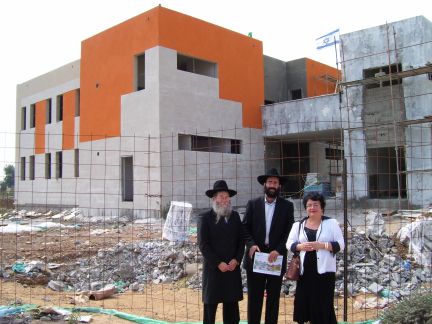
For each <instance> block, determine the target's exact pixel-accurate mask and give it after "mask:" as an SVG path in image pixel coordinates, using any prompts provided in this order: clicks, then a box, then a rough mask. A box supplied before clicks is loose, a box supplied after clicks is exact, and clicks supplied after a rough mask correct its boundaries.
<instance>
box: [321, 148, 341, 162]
mask: <svg viewBox="0 0 432 324" xmlns="http://www.w3.org/2000/svg"><path fill="white" fill-rule="evenodd" d="M325 155H326V159H327V160H342V159H343V157H344V151H343V150H338V149H333V148H328V147H327V148H326V149H325Z"/></svg>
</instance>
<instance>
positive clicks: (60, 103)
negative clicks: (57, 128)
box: [56, 95, 63, 122]
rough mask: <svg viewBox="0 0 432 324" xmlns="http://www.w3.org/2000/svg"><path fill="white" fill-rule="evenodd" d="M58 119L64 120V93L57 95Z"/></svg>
mask: <svg viewBox="0 0 432 324" xmlns="http://www.w3.org/2000/svg"><path fill="white" fill-rule="evenodd" d="M56 115H57V119H56V120H57V121H58V122H59V121H62V120H63V95H58V96H57V114H56Z"/></svg>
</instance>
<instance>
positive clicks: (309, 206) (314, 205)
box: [306, 204, 321, 208]
mask: <svg viewBox="0 0 432 324" xmlns="http://www.w3.org/2000/svg"><path fill="white" fill-rule="evenodd" d="M306 208H321V205H320V204H311V205H309V204H307V205H306Z"/></svg>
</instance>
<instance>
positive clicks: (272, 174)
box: [257, 168, 288, 185]
mask: <svg viewBox="0 0 432 324" xmlns="http://www.w3.org/2000/svg"><path fill="white" fill-rule="evenodd" d="M270 177H276V178H279V183H280V184H281V185H283V184H284V183H286V182H287V180H288V178H287V177H284V176H281V175H279V172H278V171H277V170H276V169H275V168H271V169H269V170H267V173H266V174H263V175H260V176H258V177H257V180H258V182H259V183H260V184H262V185H263V184H264V183H265V182H266V181H267V178H270Z"/></svg>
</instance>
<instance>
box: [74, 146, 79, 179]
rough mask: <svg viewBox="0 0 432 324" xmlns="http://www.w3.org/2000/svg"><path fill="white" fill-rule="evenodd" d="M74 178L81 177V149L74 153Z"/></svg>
mask: <svg viewBox="0 0 432 324" xmlns="http://www.w3.org/2000/svg"><path fill="white" fill-rule="evenodd" d="M74 176H75V178H78V177H79V149H75V151H74Z"/></svg>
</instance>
